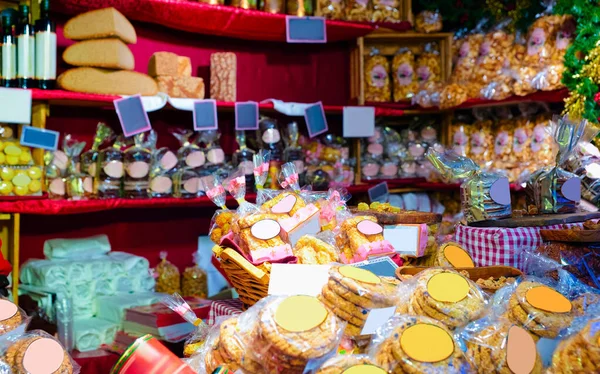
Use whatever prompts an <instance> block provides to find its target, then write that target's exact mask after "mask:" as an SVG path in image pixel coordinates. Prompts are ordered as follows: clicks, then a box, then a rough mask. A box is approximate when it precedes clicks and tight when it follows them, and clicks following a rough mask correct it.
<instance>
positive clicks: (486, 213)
mask: <svg viewBox="0 0 600 374" xmlns="http://www.w3.org/2000/svg"><path fill="white" fill-rule="evenodd" d="M427 158H428V159H429V160H430V161H431V163H432V164H433V166H434V167H435V168H436V169H437V170H438V171H439V172H440V174H441V175H442V177H443V178H444V179H446V180H450V179H453V178H456V179H464V182H462V184H461V186H460V190H461V205H462V210H463V213H464V215H465V218H466V219H467V222H477V221H485V220H494V219H500V218H507V217H510V216H511V214H512V208H511V205H510V185H509V183H508V179H507V178H506V177H504V176H502V175H501V174H497V173H489V172H482V171H480V170H479V166H477V164H475V162H473V160H471V159H470V158H467V157H462V156H459V155H457V154H456V153H454V152H445V153H443V154H442V153H440V152H437V151H435V150H434V149H432V148H430V149H429V150H428V152H427Z"/></svg>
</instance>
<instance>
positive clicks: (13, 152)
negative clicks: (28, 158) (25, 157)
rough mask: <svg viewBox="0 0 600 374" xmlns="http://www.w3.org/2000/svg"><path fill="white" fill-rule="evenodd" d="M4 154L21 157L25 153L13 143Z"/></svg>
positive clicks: (6, 148)
mask: <svg viewBox="0 0 600 374" xmlns="http://www.w3.org/2000/svg"><path fill="white" fill-rule="evenodd" d="M4 153H6V154H7V155H9V156H19V155H20V154H21V153H23V151H21V148H19V147H18V146H16V145H14V144H12V143H11V145H7V146H6V147H5V148H4Z"/></svg>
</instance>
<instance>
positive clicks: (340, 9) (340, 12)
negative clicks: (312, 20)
mask: <svg viewBox="0 0 600 374" xmlns="http://www.w3.org/2000/svg"><path fill="white" fill-rule="evenodd" d="M318 4H319V7H318V10H319V11H318V13H319V14H320V15H321V16H322V17H325V18H327V19H345V18H346V2H345V1H343V0H318Z"/></svg>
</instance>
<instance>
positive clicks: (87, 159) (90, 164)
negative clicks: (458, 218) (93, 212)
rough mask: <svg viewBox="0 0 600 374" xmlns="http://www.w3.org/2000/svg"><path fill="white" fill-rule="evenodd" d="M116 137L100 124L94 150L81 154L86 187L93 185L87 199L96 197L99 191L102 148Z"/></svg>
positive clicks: (87, 193)
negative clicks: (98, 168) (98, 181)
mask: <svg viewBox="0 0 600 374" xmlns="http://www.w3.org/2000/svg"><path fill="white" fill-rule="evenodd" d="M113 136H114V133H113V131H112V130H111V128H110V127H108V126H106V124H104V123H102V122H99V123H98V125H97V126H96V134H95V135H94V142H93V143H92V148H90V149H89V150H88V151H85V152H83V153H82V154H81V173H83V174H84V175H85V178H84V186H85V185H88V186H89V185H92V186H93V188H92V191H91V192H88V191H86V195H87V197H92V196H94V195H96V193H97V191H98V186H97V177H98V175H97V172H98V170H97V165H98V154H99V151H98V150H99V149H100V146H101V145H102V144H103V143H104V142H106V141H108V140H109V139H111V138H112V137H113Z"/></svg>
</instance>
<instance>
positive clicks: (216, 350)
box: [204, 317, 263, 374]
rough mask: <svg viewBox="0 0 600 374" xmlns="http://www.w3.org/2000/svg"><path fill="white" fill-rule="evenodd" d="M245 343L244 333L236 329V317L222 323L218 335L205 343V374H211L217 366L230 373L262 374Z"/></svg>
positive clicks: (260, 367) (259, 366)
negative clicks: (206, 345) (206, 348)
mask: <svg viewBox="0 0 600 374" xmlns="http://www.w3.org/2000/svg"><path fill="white" fill-rule="evenodd" d="M245 341H246V338H245V336H244V333H243V332H241V331H239V328H238V317H233V318H230V319H228V320H226V321H224V322H223V323H222V324H221V326H220V328H219V334H218V335H217V336H215V337H214V339H212V340H211V341H209V342H208V343H207V344H208V345H209V347H208V350H207V351H206V355H205V356H204V365H205V367H206V371H207V373H212V372H213V371H214V370H215V369H216V368H217V367H219V366H225V367H227V368H228V369H229V370H231V371H232V372H235V371H237V370H242V372H243V373H247V374H254V373H262V372H263V369H262V366H261V365H260V364H259V363H258V362H256V361H255V360H254V359H253V358H252V357H250V353H249V350H248V349H247V348H246V344H245Z"/></svg>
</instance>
